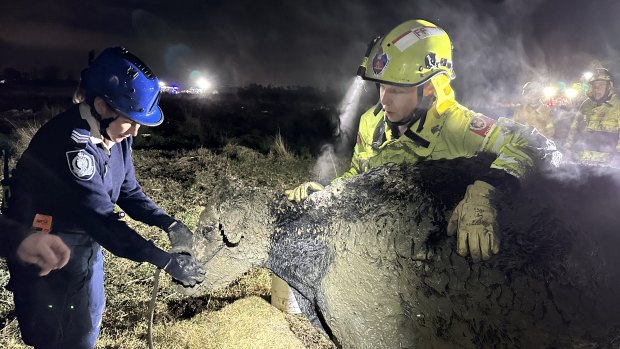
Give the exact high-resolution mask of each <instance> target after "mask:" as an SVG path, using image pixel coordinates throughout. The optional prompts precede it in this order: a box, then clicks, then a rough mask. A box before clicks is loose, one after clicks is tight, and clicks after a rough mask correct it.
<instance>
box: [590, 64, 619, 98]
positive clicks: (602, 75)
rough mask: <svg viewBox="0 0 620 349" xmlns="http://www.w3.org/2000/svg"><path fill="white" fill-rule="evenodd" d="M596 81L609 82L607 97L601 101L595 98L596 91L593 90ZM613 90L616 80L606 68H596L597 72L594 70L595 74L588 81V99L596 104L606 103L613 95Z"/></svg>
mask: <svg viewBox="0 0 620 349" xmlns="http://www.w3.org/2000/svg"><path fill="white" fill-rule="evenodd" d="M594 81H607V88H606V91H605V95H604V96H603V97H602V98H600V99H595V98H594V91H593V89H592V83H593V82H594ZM613 89H614V79H613V77H612V76H611V73H610V72H609V70H607V69H605V68H596V70H594V72H593V73H592V76H591V77H590V78H589V79H588V92H587V93H586V95H587V96H588V98H590V99H592V100H594V101H596V102H604V101H607V100H609V98H610V97H611V95H612V94H613Z"/></svg>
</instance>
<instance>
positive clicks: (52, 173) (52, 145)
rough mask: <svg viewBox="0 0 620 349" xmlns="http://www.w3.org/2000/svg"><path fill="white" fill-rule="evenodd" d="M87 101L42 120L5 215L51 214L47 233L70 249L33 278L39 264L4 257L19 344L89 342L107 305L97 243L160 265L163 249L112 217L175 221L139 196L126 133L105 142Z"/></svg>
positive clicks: (28, 218)
mask: <svg viewBox="0 0 620 349" xmlns="http://www.w3.org/2000/svg"><path fill="white" fill-rule="evenodd" d="M98 125H99V124H98V123H97V122H96V121H95V119H94V118H93V117H92V115H91V113H90V107H89V106H88V105H87V104H81V105H79V106H74V107H72V108H71V109H69V110H67V111H66V112H64V113H62V114H60V115H58V116H56V117H55V118H53V119H52V120H50V121H49V122H47V123H46V124H45V125H44V126H43V127H41V129H40V130H39V131H38V132H37V134H36V135H35V136H34V138H33V139H32V141H31V142H30V145H29V147H28V149H27V150H26V151H25V152H24V154H23V155H22V157H21V159H20V160H19V162H18V164H17V167H16V169H15V171H14V175H13V178H12V183H11V192H12V197H11V200H10V201H9V210H8V213H7V214H8V215H9V216H10V217H11V218H12V219H14V220H16V221H17V222H18V223H21V224H24V225H26V226H30V225H32V221H33V219H34V216H35V214H37V213H39V214H44V215H48V216H52V233H53V234H58V235H59V236H60V237H61V238H62V239H63V241H64V242H65V243H66V244H67V245H68V246H69V247H70V248H71V259H70V260H69V263H68V264H67V266H66V267H64V268H62V269H60V270H56V271H53V272H51V273H50V274H49V275H48V276H45V277H38V276H37V268H36V267H34V266H27V265H24V264H22V263H20V262H18V261H16V260H10V259H9V263H8V264H9V271H10V272H11V280H10V282H9V285H8V286H7V288H8V289H9V290H11V291H12V292H13V293H14V299H15V309H16V313H17V317H18V320H19V324H20V329H21V332H22V338H23V339H24V342H26V343H27V344H30V345H34V346H36V347H46V348H48V347H49V348H56V347H58V348H61V347H62V348H92V347H94V345H95V341H96V339H97V336H98V333H99V326H100V322H101V315H102V312H103V308H104V294H103V261H102V254H101V246H103V247H104V248H106V249H107V250H109V251H110V252H112V253H113V254H115V255H117V256H120V257H124V258H128V259H131V260H133V261H136V262H145V261H146V262H149V263H151V264H154V265H156V266H158V267H159V268H163V267H164V266H165V265H166V263H167V262H168V261H169V260H170V255H169V254H168V253H167V252H164V251H162V250H160V249H159V248H157V247H155V245H154V244H153V243H152V242H151V241H147V240H145V239H144V238H142V237H141V236H140V235H139V234H137V233H136V232H135V231H134V230H132V229H131V228H129V227H128V226H127V225H126V224H125V223H124V222H121V221H119V220H118V219H117V216H116V214H115V213H114V205H115V204H118V206H119V207H120V208H121V209H123V210H124V211H125V212H126V213H127V214H128V215H129V216H130V217H132V218H133V219H136V220H139V221H142V222H144V223H146V224H149V225H153V226H157V227H160V228H162V229H166V228H168V227H169V226H170V225H171V224H172V223H173V222H174V219H173V218H172V217H170V216H169V215H167V214H166V213H165V212H164V211H163V210H162V209H160V208H159V207H157V205H155V204H154V203H153V201H151V199H150V198H149V197H148V196H146V194H144V192H143V191H142V188H141V187H140V185H139V184H138V182H137V181H136V178H135V173H134V166H133V162H132V158H131V155H132V151H131V144H132V138H131V137H129V138H127V139H125V140H123V141H122V142H121V143H118V144H114V145H113V146H112V147H111V148H107V147H106V146H105V145H104V144H103V143H102V141H101V136H100V134H99V129H98Z"/></svg>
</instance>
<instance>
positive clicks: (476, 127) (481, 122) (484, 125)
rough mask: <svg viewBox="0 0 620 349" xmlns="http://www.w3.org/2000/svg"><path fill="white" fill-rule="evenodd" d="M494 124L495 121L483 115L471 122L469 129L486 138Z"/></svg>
mask: <svg viewBox="0 0 620 349" xmlns="http://www.w3.org/2000/svg"><path fill="white" fill-rule="evenodd" d="M494 123H495V120H493V119H491V118H489V117H487V116H484V115H482V114H478V115H477V116H476V117H474V118H473V119H472V120H471V121H470V123H469V129H470V130H471V131H472V132H474V133H475V134H477V135H480V136H482V137H485V136H486V135H487V133H489V130H490V129H491V126H493V124H494Z"/></svg>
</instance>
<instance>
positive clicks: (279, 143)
mask: <svg viewBox="0 0 620 349" xmlns="http://www.w3.org/2000/svg"><path fill="white" fill-rule="evenodd" d="M271 151H272V152H273V153H274V154H275V155H276V156H278V157H280V158H282V159H285V160H290V159H292V158H293V157H294V156H293V153H292V152H291V150H290V149H289V147H288V145H287V144H286V141H285V140H284V137H282V134H281V133H280V131H278V133H277V134H276V136H275V138H274V142H273V145H272V146H271Z"/></svg>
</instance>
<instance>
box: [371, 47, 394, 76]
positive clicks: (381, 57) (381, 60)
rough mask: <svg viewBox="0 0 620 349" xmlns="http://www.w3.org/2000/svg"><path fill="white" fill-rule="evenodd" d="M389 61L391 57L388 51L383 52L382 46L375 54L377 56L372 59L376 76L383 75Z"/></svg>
mask: <svg viewBox="0 0 620 349" xmlns="http://www.w3.org/2000/svg"><path fill="white" fill-rule="evenodd" d="M389 62H390V57H388V55H387V53H385V52H383V48H381V49H380V50H379V52H377V54H376V55H375V58H373V59H372V71H373V72H374V73H375V76H381V74H383V70H384V69H385V67H386V66H387V65H388V63H389Z"/></svg>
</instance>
